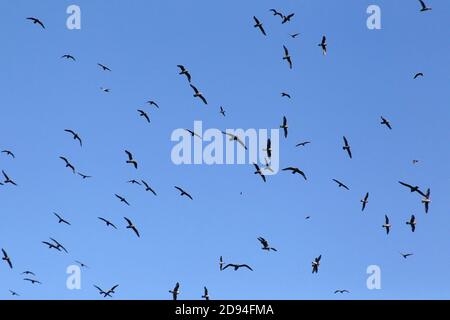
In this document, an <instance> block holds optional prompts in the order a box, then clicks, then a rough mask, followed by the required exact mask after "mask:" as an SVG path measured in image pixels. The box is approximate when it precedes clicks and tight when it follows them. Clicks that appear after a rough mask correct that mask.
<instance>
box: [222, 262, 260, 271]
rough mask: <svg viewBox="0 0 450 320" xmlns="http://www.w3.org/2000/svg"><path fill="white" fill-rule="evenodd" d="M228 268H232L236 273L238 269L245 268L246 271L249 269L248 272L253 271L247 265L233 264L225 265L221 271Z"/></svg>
mask: <svg viewBox="0 0 450 320" xmlns="http://www.w3.org/2000/svg"><path fill="white" fill-rule="evenodd" d="M228 267H231V268H234V271H237V270H239V269H240V268H247V269H249V270H250V271H253V269H252V268H251V267H250V266H249V265H247V264H234V263H229V264H227V265H226V266H225V267H224V268H223V270H225V269H226V268H228Z"/></svg>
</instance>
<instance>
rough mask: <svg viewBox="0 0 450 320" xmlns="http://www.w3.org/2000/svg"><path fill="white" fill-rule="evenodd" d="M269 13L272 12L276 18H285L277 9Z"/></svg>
mask: <svg viewBox="0 0 450 320" xmlns="http://www.w3.org/2000/svg"><path fill="white" fill-rule="evenodd" d="M269 11H270V12H272V13H273V15H274V16H280V18H281V19H283V18H284V15H283V14H282V13H281V12H278V11H277V10H275V9H270V10H269Z"/></svg>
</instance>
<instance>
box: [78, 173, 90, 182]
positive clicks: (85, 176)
mask: <svg viewBox="0 0 450 320" xmlns="http://www.w3.org/2000/svg"><path fill="white" fill-rule="evenodd" d="M78 175H79V176H80V177H81V178H83V180H84V179H89V178H92V176H87V175H85V174H82V173H81V172H78Z"/></svg>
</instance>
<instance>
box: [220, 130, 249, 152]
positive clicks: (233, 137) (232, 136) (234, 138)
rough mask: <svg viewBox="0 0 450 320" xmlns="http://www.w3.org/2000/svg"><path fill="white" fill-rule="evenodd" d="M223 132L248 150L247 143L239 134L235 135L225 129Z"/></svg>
mask: <svg viewBox="0 0 450 320" xmlns="http://www.w3.org/2000/svg"><path fill="white" fill-rule="evenodd" d="M222 133H223V134H224V135H227V136H229V137H230V139H229V141H236V142H238V143H239V144H240V145H241V146H242V147H243V148H244V149H245V150H247V147H246V145H245V143H244V142H243V141H242V140H241V139H240V138H239V137H238V136H237V135H234V134H232V133H228V132H225V131H222Z"/></svg>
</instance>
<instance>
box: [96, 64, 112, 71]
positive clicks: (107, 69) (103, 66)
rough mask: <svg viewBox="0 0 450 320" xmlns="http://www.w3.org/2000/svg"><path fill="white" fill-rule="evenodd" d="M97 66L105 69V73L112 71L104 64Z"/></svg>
mask: <svg viewBox="0 0 450 320" xmlns="http://www.w3.org/2000/svg"><path fill="white" fill-rule="evenodd" d="M97 65H98V66H99V67H100V68H102V69H103V71H111V69H110V68H108V67H107V66H105V65H104V64H101V63H97Z"/></svg>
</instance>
